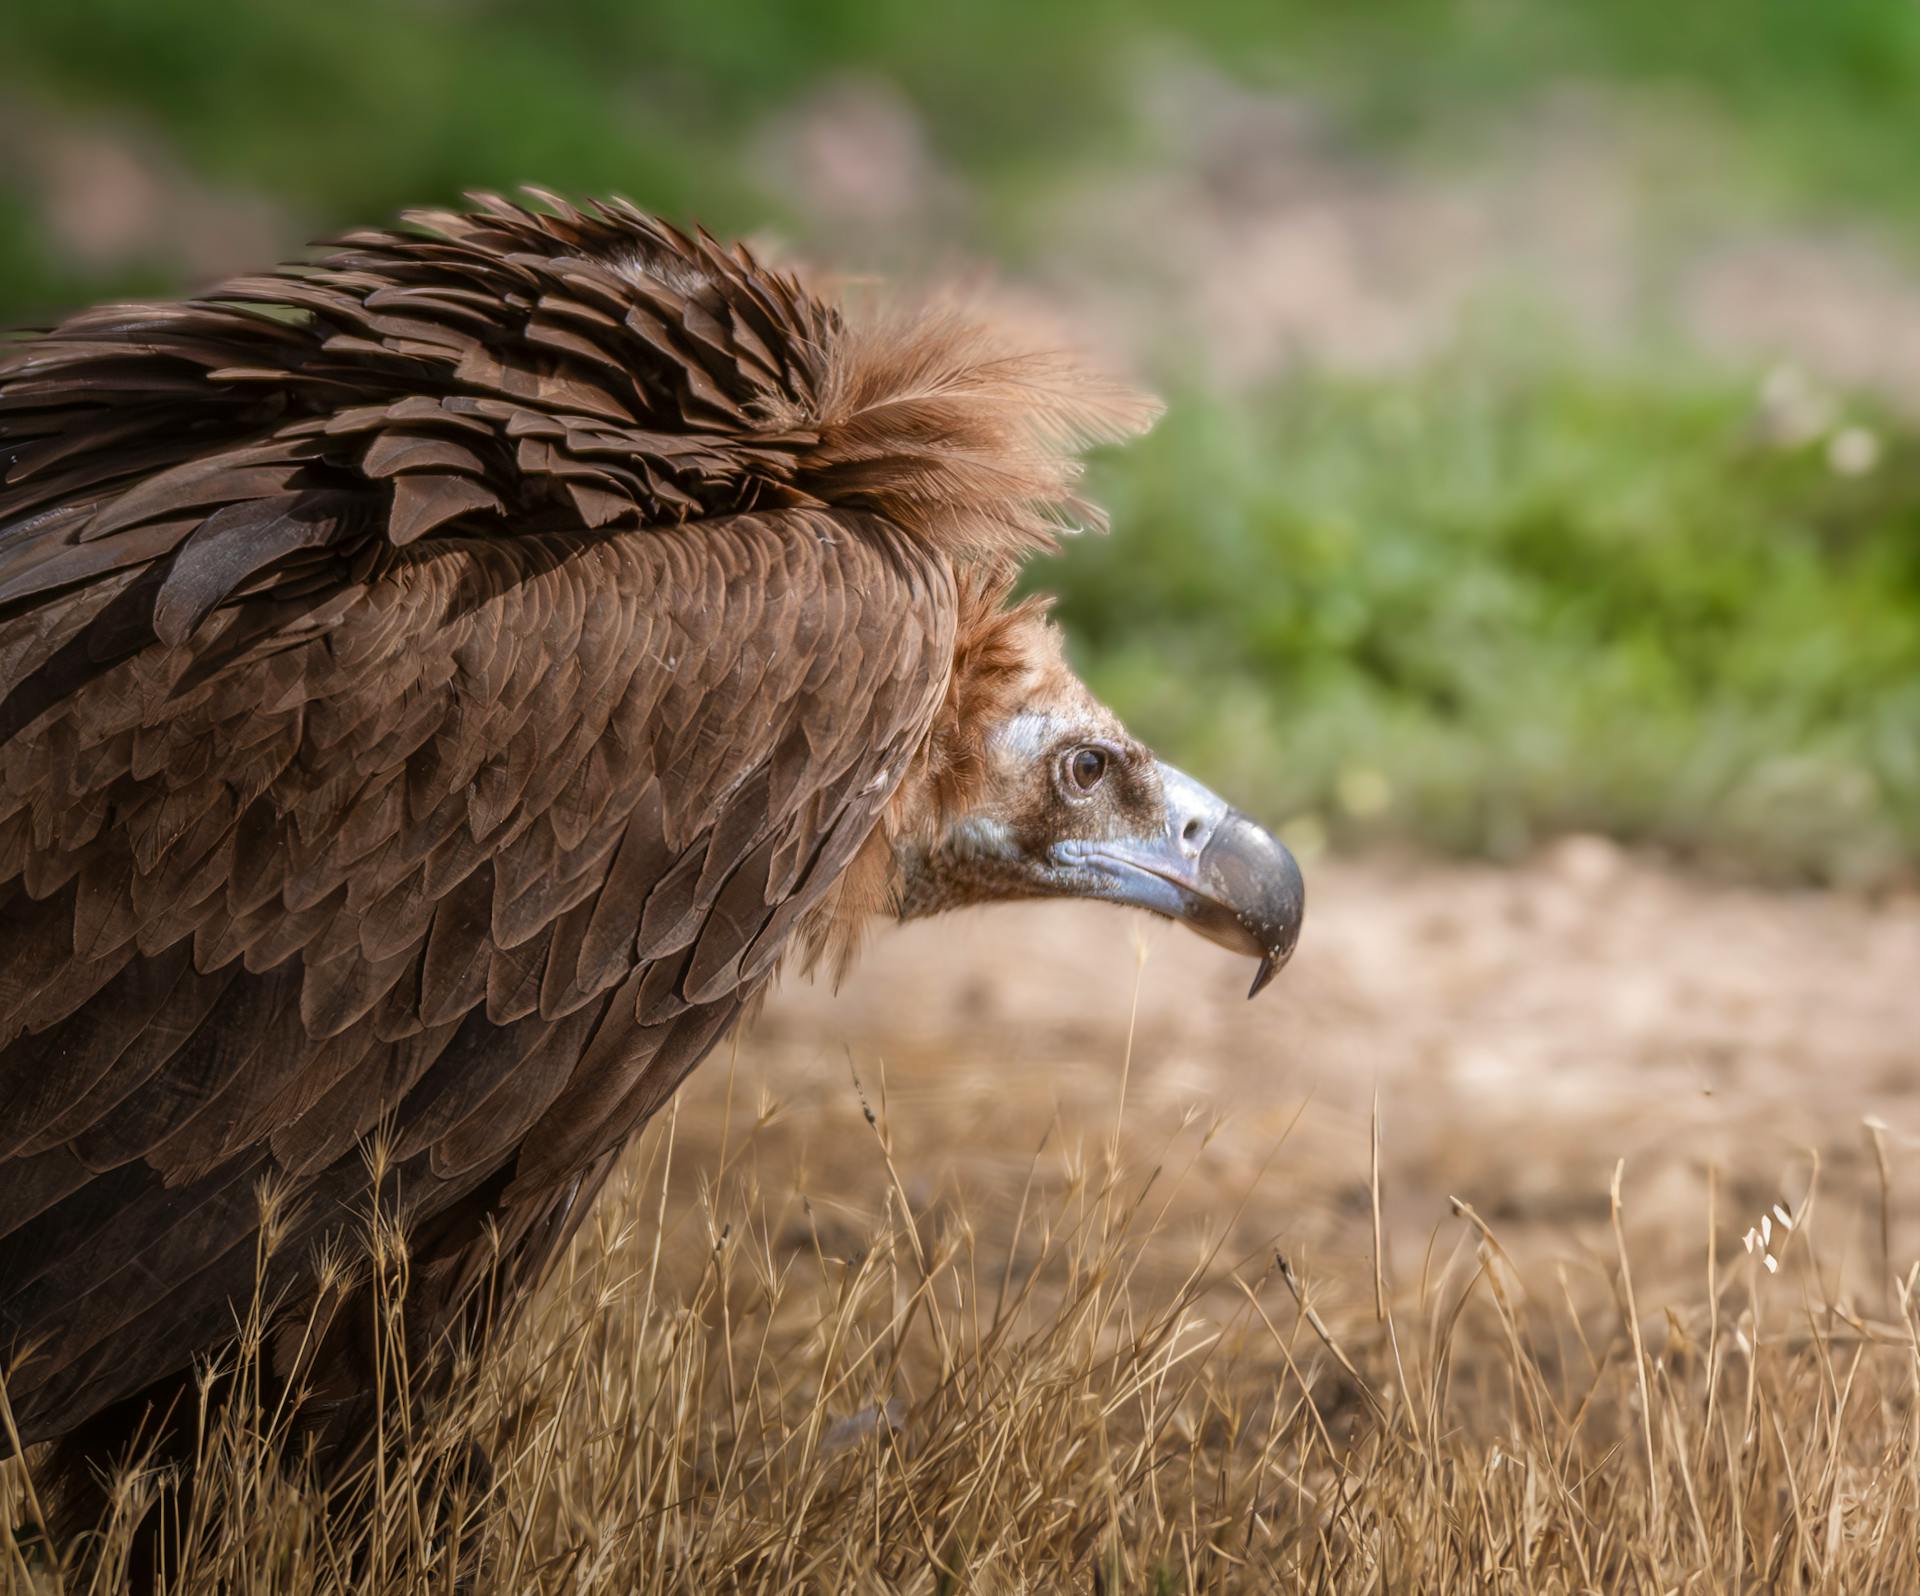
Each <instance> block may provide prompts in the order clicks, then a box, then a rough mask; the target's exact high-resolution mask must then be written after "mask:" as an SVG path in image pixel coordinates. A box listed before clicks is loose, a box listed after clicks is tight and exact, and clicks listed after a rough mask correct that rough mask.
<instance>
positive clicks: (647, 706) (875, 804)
mask: <svg viewBox="0 0 1920 1596" xmlns="http://www.w3.org/2000/svg"><path fill="white" fill-rule="evenodd" d="M1148 414H1149V411H1148V407H1147V406H1146V405H1145V404H1144V403H1143V402H1141V401H1139V400H1137V399H1135V398H1133V397H1131V396H1129V395H1128V394H1126V393H1124V392H1121V391H1117V390H1113V389H1109V388H1105V387H1102V386H1100V385H1098V384H1096V383H1093V382H1091V381H1090V380H1088V379H1086V378H1085V377H1083V376H1081V375H1080V374H1079V373H1077V372H1076V371H1075V370H1073V369H1072V368H1071V367H1070V366H1067V365H1065V364H1063V363H1061V362H1059V361H1058V360H1056V359H1054V358H1051V357H1046V356H1035V355H1030V354H1023V353H1021V352H1019V351H1017V350H1012V349H1009V348H1007V347H1005V346H1003V345H1001V344H998V343H996V342H995V341H993V340H992V339H991V338H989V337H987V336H986V335H985V334H983V333H981V332H980V331H979V330H978V329H974V328H970V327H968V326H966V325H964V324H962V323H961V322H959V321H957V320H955V319H952V318H950V317H946V316H940V315H934V316H928V317H923V318H920V319H919V320H908V321H902V320H897V319H896V320H887V319H884V318H883V319H879V320H877V321H875V322H874V323H872V324H870V325H861V324H860V323H858V322H857V321H856V320H855V319H853V318H851V317H850V316H848V315H847V314H846V313H844V312H843V311H841V310H839V309H836V308H834V307H832V306H830V305H828V304H827V303H825V302H823V300H821V299H820V298H819V297H817V296H816V295H814V294H813V293H811V292H809V291H808V290H806V289H805V288H803V287H802V286H801V285H800V284H799V283H798V282H797V281H795V280H794V279H793V278H791V277H789V276H786V275H783V274H781V273H779V272H776V271H772V270H769V269H767V268H766V267H764V266H762V265H761V264H759V263H758V262H757V261H755V260H754V259H753V257H752V256H751V255H750V254H749V253H748V252H747V251H745V250H744V249H742V248H738V247H734V248H723V247H722V246H720V245H718V244H716V243H715V242H714V241H712V240H711V239H709V238H707V237H706V236H705V235H697V236H693V237H688V236H685V235H682V234H680V233H678V232H676V231H674V230H672V229H670V228H668V227H666V226H664V225H663V224H661V223H659V222H657V221H655V220H653V219H651V218H648V217H647V216H645V215H643V214H641V213H640V212H638V211H636V210H634V209H633V208H631V207H629V206H627V205H625V204H623V203H612V204H605V205H597V206H592V207H588V208H586V209H575V208H573V207H571V206H569V205H567V204H565V203H562V202H560V201H558V200H554V199H551V198H550V197H547V196H540V197H538V203H537V204H536V205H533V206H528V207H522V206H519V205H515V204H512V203H508V202H505V201H501V200H496V199H484V200H482V201H479V202H478V208H477V209H476V210H475V211H474V212H473V213H471V214H443V213H431V214H419V215H414V216H411V217H409V218H408V225H407V226H406V227H405V228H403V229H401V230H396V231H392V232H384V231H383V232H367V233H361V234H354V235H349V236H348V237H347V238H345V239H343V240H341V241H340V242H339V244H338V245H337V246H336V248H335V252H334V253H332V254H330V255H329V256H327V257H326V258H324V259H323V260H321V261H319V262H317V263H315V264H310V265H304V266H291V267H285V268H282V269H280V270H278V271H276V272H274V273H271V274H267V275H261V276H254V277H246V278H240V279H237V280H234V281H230V282H227V283H225V284H223V285H221V286H220V287H219V288H217V289H216V290H214V291H212V292H211V293H209V294H208V295H206V296H205V297H203V298H200V299H196V300H192V301H185V302H178V303H163V304H148V305H133V306H126V305H122V306H109V307H103V308H100V309H97V310H93V311H90V312H86V313H83V314H81V315H78V316H75V317H74V318H72V319H70V320H69V321H67V322H65V323H63V324H62V325H60V326H59V327H57V328H55V329H53V330H51V331H47V332H43V333H39V334H34V335H21V336H19V337H16V338H15V339H13V340H12V341H10V342H7V343H4V344H0V1372H3V1373H4V1374H5V1377H6V1381H7V1385H6V1390H7V1394H8V1396H9V1398H10V1401H11V1405H12V1411H13V1415H14V1419H15V1422H16V1424H17V1427H18V1432H19V1435H20V1437H21V1440H22V1442H23V1444H26V1445H32V1444H34V1443H36V1442H41V1441H47V1440H61V1438H64V1440H62V1441H61V1447H60V1448H57V1449H56V1452H55V1454H54V1456H55V1458H56V1460H59V1461H58V1465H57V1466H60V1467H69V1468H71V1470H72V1471H73V1472H75V1473H76V1474H77V1473H79V1472H80V1471H81V1470H82V1467H83V1465H85V1464H87V1463H88V1462H108V1461H111V1460H112V1454H113V1453H114V1451H115V1450H116V1449H117V1448H121V1447H123V1446H124V1445H125V1444H126V1443H127V1441H128V1440H130V1438H132V1437H133V1436H134V1435H135V1434H136V1433H137V1432H139V1431H140V1430H141V1427H142V1426H143V1425H147V1426H150V1425H151V1423H152V1414H151V1412H150V1409H152V1408H153V1407H154V1406H155V1405H156V1404H158V1405H160V1406H164V1405H165V1403H166V1402H167V1401H168V1400H169V1399H170V1397H171V1396H172V1395H174V1394H177V1393H178V1391H179V1390H181V1389H183V1388H184V1387H183V1382H185V1381H187V1380H189V1379H190V1378H191V1369H192V1364H193V1361H194V1359H195V1358H196V1357H198V1356H201V1355H204V1354H206V1353H207V1352H209V1351H211V1350H213V1349H214V1348H216V1347H217V1346H218V1345H219V1344H220V1343H221V1342H222V1340H223V1339H224V1338H225V1337H226V1336H228V1335H229V1334H230V1333H231V1331H232V1329H233V1326H234V1323H235V1314H236V1306H237V1305H244V1304H245V1303H246V1302H248V1301H249V1300H250V1298H251V1296H252V1293H253V1290H254V1284H255V1272H256V1266H257V1263H258V1253H259V1244H260V1224H261V1220H260V1204H261V1199H262V1194H263V1192H266V1191H269V1190H270V1191H272V1192H273V1193H276V1194H277V1196H278V1198H279V1200H280V1203H281V1211H282V1214H283V1220H282V1222H281V1224H280V1226H279V1231H278V1243H277V1248H276V1250H275V1253H274V1257H275V1259H276V1260H277V1262H276V1267H277V1268H279V1269H280V1270H281V1271H282V1277H281V1280H282V1285H283V1286H284V1287H285V1288H286V1289H285V1292H284V1298H285V1300H286V1301H287V1302H289V1303H291V1304H295V1305H297V1304H298V1301H299V1297H300V1291H301V1289H302V1286H301V1283H302V1282H303V1281H306V1280H309V1279H310V1271H311V1268H312V1262H311V1261H312V1258H313V1256H314V1254H315V1252H316V1250H317V1249H318V1248H319V1246H320V1245H321V1244H322V1243H323V1242H325V1241H327V1240H328V1239H329V1238H334V1237H338V1236H339V1235H340V1234H341V1233H342V1232H343V1230H347V1229H350V1228H354V1227H356V1226H358V1225H359V1224H361V1223H362V1222H363V1216H364V1214H365V1212H366V1209H367V1207H368V1205H369V1200H370V1197H371V1196H372V1195H373V1191H372V1185H371V1180H372V1177H371V1175H370V1173H369V1170H370V1163H369V1158H368V1153H367V1144H368V1142H369V1140H370V1139H373V1138H378V1139H379V1141H380V1142H381V1144H382V1146H383V1148H384V1150H385V1151H384V1159H385V1162H384V1166H383V1167H384V1176H383V1179H384V1190H383V1195H384V1196H385V1197H386V1198H387V1199H389V1200H391V1201H392V1202H394V1203H397V1204H398V1205H399V1206H400V1209H401V1212H402V1214H403V1216H404V1220H405V1223H406V1224H407V1226H408V1229H409V1233H410V1236H411V1250H412V1257H413V1265H412V1270H411V1285H410V1300H409V1304H408V1306H409V1323H410V1325H411V1327H412V1328H413V1330H414V1332H415V1333H416V1334H418V1335H420V1336H423V1337H429V1338H431V1337H435V1336H442V1335H447V1334H451V1333H453V1332H454V1331H456V1330H457V1329H458V1327H459V1326H460V1325H461V1323H462V1322H463V1315H464V1314H465V1312H466V1311H467V1304H468V1303H469V1302H470V1301H471V1300H472V1299H473V1298H474V1296H475V1294H476V1292H481V1291H482V1288H485V1291H484V1294H485V1295H487V1296H488V1297H489V1298H494V1299H498V1298H500V1297H501V1296H502V1294H503V1293H504V1294H505V1295H506V1297H508V1298H510V1296H511V1294H512V1293H513V1292H516V1291H519V1290H521V1289H523V1288H524V1286H525V1284H526V1283H527V1282H530V1281H532V1280H533V1279H535V1278H537V1276H538V1274H539V1272H540V1269H541V1267H542V1266H543V1264H544V1263H545V1262H546V1261H547V1260H549V1259H550V1258H551V1257H552V1256H553V1255H554V1253H555V1251H556V1249H557V1248H558V1247H559V1246H560V1245H561V1244H562V1243H563V1242H564V1241H565V1240H566V1238H567V1237H568V1235H569V1234H570V1233H571V1231H572V1229H573V1228H574V1226H575V1225H576V1224H577V1223H578V1221H579V1219H580V1217H581V1215H582V1214H583V1212H584V1210H585V1208H586V1205H587V1204H588V1203H589V1202H590V1200H591V1198H592V1196H593V1194H594V1192H595V1190H596V1189H597V1187H598V1185H599V1184H600V1182H601V1181H602V1179H603V1178H604V1176H605V1174H606V1173H607V1170H608V1168H609V1165H610V1163H611V1161H612V1160H613V1159H614V1157H615V1156H616V1154H617V1153H618V1152H619V1150H620V1148H621V1147H622V1145H623V1144H624V1143H625V1142H626V1141H627V1139H628V1138H629V1137H630V1136H631V1135H632V1134H633V1133H634V1131H635V1130H636V1129H637V1128H638V1127H639V1126H641V1125H642V1124H643V1123H644V1122H645V1121H646V1119H647V1118H648V1116H649V1115H650V1114H652V1113H653V1112H654V1111H655V1110H656V1109H657V1108H659V1106H660V1105H661V1104H662V1102H663V1101H664V1100H665V1099H666V1098H667V1097H668V1095H669V1094H670V1093H671V1092H672V1091H673V1090H674V1088H675V1086H676V1085H677V1084H678V1083H679V1082H680V1080H681V1079H682V1078H683V1077H684V1076H685V1075H686V1073H687V1071H688V1070H690V1069H691V1068H692V1067H693V1066H694V1065H695V1064H696V1063H697V1062H699V1060H700V1059H701V1057H702V1056H703V1055H704V1054H705V1053H707V1052H708V1050H709V1049H711V1048H712V1047H713V1045H714V1044H715V1042H716V1041H717V1040H718V1039H719V1038H720V1037H721V1036H722V1035H723V1034H724V1033H725V1032H726V1030H727V1029H728V1027H729V1026H730V1025H731V1024H732V1023H733V1022H734V1021H735V1020H736V1019H737V1018H738V1017H739V1015H740V1013H741V1011H742V1009H743V1008H744V1007H745V1006H746V1005H747V1004H749V1003H750V1002H751V1001H752V999H753V998H754V996H755V995H756V994H757V993H758V992H759V991H760V990H761V989H762V988H763V987H764V985H765V984H766V983H767V981H768V980H769V979H770V978H771V976H772V975H773V973H774V971H775V969H776V966H777V965H779V963H780V962H781V960H782V958H783V957H784V956H787V955H788V954H790V953H792V952H794V951H795V950H799V952H800V953H801V954H802V955H804V956H806V957H809V958H812V957H821V956H826V957H830V958H837V957H841V956H843V954H844V952H845V950H846V949H847V948H848V947H850V946H851V942H852V940H853V938H854V936H855V934H856V931H857V927H858V925H859V924H860V923H861V922H862V920H863V919H865V918H866V917H868V916H870V915H871V914H873V913H874V912H875V911H888V910H890V911H892V912H894V913H896V914H901V915H912V914H921V913H930V912H934V911H935V910H938V909H942V908H945V907H949V906H953V905H956V904H961V903H972V902H985V901H989V900H992V899H996V898H1007V897H1022V896H1036V895H1045V894H1049V893H1055V894H1062V893H1072V894H1077V895H1084V896H1096V897H1107V898H1112V899H1114V900H1116V901H1120V902H1127V903H1136V904H1140V905H1142V906H1145V907H1147V908H1150V909H1154V910H1156V911H1158V912H1160V913H1164V914H1170V915H1174V916H1177V917H1180V918H1184V919H1187V920H1189V921H1191V922H1192V923H1193V924H1194V925H1195V926H1196V927H1197V928H1198V929H1200V930H1201V931H1203V932H1204V933H1206V934H1208V935H1211V936H1214V937H1216V938H1217V939H1218V940H1221V941H1223V942H1226V943H1228V944H1229V945H1231V946H1234V947H1237V948H1241V949H1243V950H1244V951H1246V952H1249V953H1252V954H1255V955H1256V956H1258V957H1260V958H1261V959H1262V961H1263V962H1262V966H1261V968H1262V972H1263V975H1262V979H1264V975H1265V974H1266V973H1269V972H1270V971H1271V969H1272V968H1274V967H1275V966H1276V965H1277V964H1278V963H1279V962H1280V961H1281V960H1283V959H1284V958H1285V956H1286V954H1287V952H1289V951H1290V949H1291V946H1292V941H1293V937H1294V935H1295V933H1296V932H1297V928H1298V922H1299V914H1300V892H1299V879H1298V875H1297V872H1294V871H1293V867H1292V862H1291V860H1289V859H1287V858H1286V856H1285V853H1284V850H1281V849H1279V847H1278V845H1277V844H1275V843H1273V842H1272V839H1271V838H1268V837H1266V834H1265V833H1264V832H1260V831H1259V830H1258V828H1256V827H1254V826H1252V824H1251V823H1250V822H1247V821H1246V820H1245V819H1244V817H1241V816H1239V815H1238V813H1237V812H1235V811H1231V810H1228V809H1227V808H1226V807H1225V806H1224V805H1222V804H1221V803H1220V802H1219V800H1217V799H1214V798H1213V797H1212V795H1211V794H1209V793H1206V791H1205V789H1203V788H1200V787H1199V786H1198V784H1196V783H1192V782H1191V781H1189V780H1188V779H1187V778H1185V777H1182V776H1180V775H1179V773H1178V772H1174V771H1171V770H1169V769H1168V768H1167V767H1164V766H1161V765H1158V764H1157V763H1156V762H1155V761H1154V760H1153V759H1152V757H1151V755H1149V754H1147V753H1146V751H1145V750H1143V749H1141V748H1140V747H1139V746H1138V745H1137V744H1135V743H1133V742H1132V741H1131V740H1130V739H1128V738H1127V737H1126V734H1125V733H1124V731H1122V730H1121V729H1120V727H1119V725H1118V723H1117V722H1115V721H1114V720H1113V718H1112V717H1111V716H1110V715H1109V714H1107V712H1106V711H1104V710H1103V709H1101V708H1100V706H1099V705H1097V704H1096V703H1094V702H1093V700H1092V699H1091V698H1090V697H1089V696H1088V695H1087V694H1086V692H1085V690H1084V689H1083V688H1081V687H1080V685H1079V684H1078V682H1077V681H1075V680H1074V679H1073V677H1072V675H1071V673H1070V672H1068V671H1067V669H1066V667H1065V665H1064V664H1063V663H1062V661H1061V658H1060V654H1059V648H1058V642H1057V639H1056V638H1055V637H1054V634H1053V631H1052V628H1051V627H1050V626H1049V624H1048V623H1047V622H1046V620H1045V618H1044V616H1043V615H1042V614H1041V613H1040V612H1039V611H1038V610H1037V609H1035V608H1034V607H1033V606H1031V605H1014V604H1009V603H1008V602H1007V599H1006V594H1007V589H1008V584H1009V581H1010V579H1011V576H1012V574H1013V572H1014V570H1015V567H1016V566H1017V565H1018V563H1019V561H1020V560H1021V559H1022V558H1023V557H1024V556H1025V555H1026V554H1027V553H1029V552H1030V551H1032V550H1034V549H1037V548H1040V547H1043V546H1045V545H1046V544H1047V543H1048V542H1049V539H1050V534H1051V531H1052V530H1053V529H1054V528H1055V527H1056V525H1057V524H1058V523H1059V522H1060V521H1061V520H1062V518H1063V517H1069V518H1070V517H1073V516H1075V515H1077V514H1078V513H1079V510H1080V507H1078V506H1077V505H1075V503H1074V502H1073V500H1072V498H1071V484H1072V480H1073V476H1074V470H1075V468H1074V464H1073V461H1072V458H1071V455H1072V450H1073V449H1074V448H1075V447H1076V446H1078V445H1079V444H1081V443H1083V442H1086V441H1088V440H1092V439H1101V438H1117V437H1120V436H1123V435H1125V434H1127V433H1129V432H1132V431H1135V430H1137V429H1138V427H1140V426H1141V425H1143V424H1144V422H1145V420H1146V419H1147V418H1148ZM1257 984H1258V982H1256V986H1257ZM363 1319H364V1316H363V1315H358V1314H355V1313H353V1312H351V1311H349V1312H346V1313H342V1314H339V1315H337V1316H336V1320H337V1322H338V1323H339V1324H341V1325H343V1326H349V1327H351V1328H350V1329H349V1330H343V1331H342V1332H341V1333H340V1334H339V1335H338V1336H337V1337H336V1338H335V1339H334V1341H331V1342H329V1343H328V1344H327V1345H325V1346H323V1347H322V1348H321V1349H320V1350H319V1352H318V1353H317V1354H315V1357H314V1362H313V1364H312V1366H311V1367H310V1368H309V1369H308V1371H307V1373H306V1374H305V1375H304V1376H303V1378H309V1379H311V1382H312V1384H313V1387H314V1389H315V1390H316V1391H317V1392H318V1393H319V1395H320V1397H321V1398H322V1399H323V1400H322V1401H320V1402H319V1403H318V1404H317V1405H318V1407H319V1408H320V1409H321V1411H322V1415H323V1417H322V1419H321V1420H320V1421H319V1422H320V1423H321V1425H322V1427H323V1428H324V1427H325V1426H326V1425H327V1424H331V1425H332V1426H333V1430H332V1432H331V1433H332V1434H333V1436H334V1439H335V1441H336V1442H337V1441H340V1440H342V1439H344V1438H345V1437H346V1436H347V1435H348V1433H349V1432H350V1431H351V1430H352V1428H353V1427H354V1425H355V1424H357V1423H359V1421H360V1420H361V1419H362V1418H364V1409H363V1408H362V1407H360V1406H359V1404H360V1403H361V1402H362V1400H363V1398H364V1392H365V1390H366V1387H367V1385H368V1381H369V1376H368V1374H367V1372H366V1370H365V1369H364V1368H363V1367H362V1366H360V1365H359V1364H357V1363H356V1362H355V1358H356V1356H357V1353H356V1349H355V1346H354V1339H353V1338H354V1335H355V1334H358V1333H360V1330H359V1326H360V1324H361V1323H362V1321H363ZM329 1412H330V1413H331V1414H332V1415H333V1416H332V1418H331V1419H328V1418H326V1417H325V1415H326V1414H327V1413H329ZM4 1449H5V1442H4V1440H0V1453H3V1452H4Z"/></svg>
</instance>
